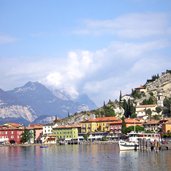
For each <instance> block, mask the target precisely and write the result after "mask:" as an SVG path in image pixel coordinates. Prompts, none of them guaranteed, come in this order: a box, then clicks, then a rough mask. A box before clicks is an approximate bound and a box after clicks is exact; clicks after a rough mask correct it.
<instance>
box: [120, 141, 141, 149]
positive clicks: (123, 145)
mask: <svg viewBox="0 0 171 171" xmlns="http://www.w3.org/2000/svg"><path fill="white" fill-rule="evenodd" d="M119 149H120V151H126V150H137V149H138V143H136V142H130V141H123V140H120V141H119Z"/></svg>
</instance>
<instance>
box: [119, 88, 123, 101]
mask: <svg viewBox="0 0 171 171" xmlns="http://www.w3.org/2000/svg"><path fill="white" fill-rule="evenodd" d="M121 101H122V92H121V91H120V94H119V103H121Z"/></svg>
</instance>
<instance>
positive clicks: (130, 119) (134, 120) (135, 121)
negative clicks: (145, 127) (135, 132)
mask: <svg viewBox="0 0 171 171" xmlns="http://www.w3.org/2000/svg"><path fill="white" fill-rule="evenodd" d="M125 123H126V124H140V123H141V122H140V120H138V119H134V118H126V119H125Z"/></svg>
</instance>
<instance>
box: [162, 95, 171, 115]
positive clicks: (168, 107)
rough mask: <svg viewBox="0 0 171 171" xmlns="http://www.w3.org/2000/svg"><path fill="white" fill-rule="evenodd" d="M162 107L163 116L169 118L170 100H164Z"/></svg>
mask: <svg viewBox="0 0 171 171" xmlns="http://www.w3.org/2000/svg"><path fill="white" fill-rule="evenodd" d="M163 105H164V112H165V113H164V114H165V115H167V116H169V117H170V116H171V98H167V97H166V98H165V99H164V101H163Z"/></svg>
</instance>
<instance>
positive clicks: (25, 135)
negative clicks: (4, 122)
mask: <svg viewBox="0 0 171 171" xmlns="http://www.w3.org/2000/svg"><path fill="white" fill-rule="evenodd" d="M32 137H33V134H32V133H31V132H30V131H29V130H28V129H24V132H23V133H22V134H21V142H22V143H26V142H29V141H30V139H31V138H32Z"/></svg>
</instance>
